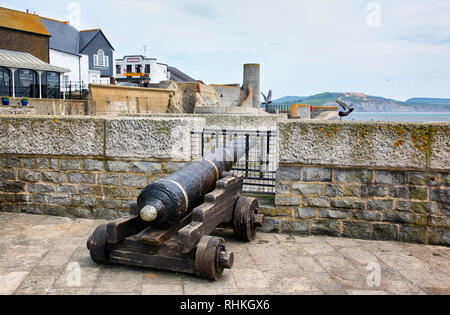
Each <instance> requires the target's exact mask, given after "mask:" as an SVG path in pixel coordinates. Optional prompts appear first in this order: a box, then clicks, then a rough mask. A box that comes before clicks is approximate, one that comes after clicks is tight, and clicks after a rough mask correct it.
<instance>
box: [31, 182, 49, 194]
mask: <svg viewBox="0 0 450 315" xmlns="http://www.w3.org/2000/svg"><path fill="white" fill-rule="evenodd" d="M55 191H56V187H55V186H53V185H48V184H28V192H31V193H51V192H55Z"/></svg>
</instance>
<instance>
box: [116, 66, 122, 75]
mask: <svg viewBox="0 0 450 315" xmlns="http://www.w3.org/2000/svg"><path fill="white" fill-rule="evenodd" d="M121 71H122V66H121V65H116V72H117V74H120V73H121Z"/></svg>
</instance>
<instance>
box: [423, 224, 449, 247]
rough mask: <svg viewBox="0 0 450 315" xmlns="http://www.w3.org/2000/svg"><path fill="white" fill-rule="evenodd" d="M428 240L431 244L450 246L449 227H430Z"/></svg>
mask: <svg viewBox="0 0 450 315" xmlns="http://www.w3.org/2000/svg"><path fill="white" fill-rule="evenodd" d="M428 242H429V243H430V244H433V245H443V246H450V229H449V228H433V227H432V228H430V229H429V236H428Z"/></svg>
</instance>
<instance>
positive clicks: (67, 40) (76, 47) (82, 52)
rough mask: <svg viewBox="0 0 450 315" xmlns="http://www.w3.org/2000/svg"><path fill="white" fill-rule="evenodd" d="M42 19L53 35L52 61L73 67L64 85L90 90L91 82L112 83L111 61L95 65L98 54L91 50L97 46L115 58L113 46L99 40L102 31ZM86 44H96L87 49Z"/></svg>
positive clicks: (66, 66) (56, 64)
mask: <svg viewBox="0 0 450 315" xmlns="http://www.w3.org/2000/svg"><path fill="white" fill-rule="evenodd" d="M41 21H42V23H43V24H44V25H45V27H46V28H47V30H48V32H49V33H50V35H51V37H50V41H49V46H50V47H49V59H50V64H52V65H55V66H59V67H64V68H68V69H70V72H68V73H65V74H64V82H63V84H64V85H65V86H68V85H71V86H73V88H74V89H79V86H80V85H81V86H82V89H87V87H88V84H90V83H103V84H109V83H110V77H113V76H114V67H113V64H112V62H110V63H108V64H102V65H101V67H100V66H98V65H97V64H95V57H96V54H95V53H91V51H95V52H96V51H97V50H96V49H97V48H98V50H101V51H102V52H103V51H105V50H107V53H108V54H109V55H110V56H111V57H109V56H108V54H106V53H105V52H104V55H105V56H107V57H106V58H111V59H112V58H113V49H112V47H109V46H110V45H104V44H102V43H101V42H100V41H99V40H98V39H96V35H97V34H100V35H101V36H102V37H104V35H103V33H102V32H101V30H92V31H81V32H79V31H78V30H77V29H76V28H75V27H73V26H72V25H70V24H69V22H63V21H57V20H53V19H49V18H44V17H41ZM101 39H102V38H100V40H101ZM103 41H105V39H103ZM106 41H107V40H106ZM98 42H100V44H99V43H98ZM108 44H109V43H108ZM87 45H90V46H94V47H88V48H89V49H86V47H87ZM97 46H98V47H97ZM91 55H92V56H91Z"/></svg>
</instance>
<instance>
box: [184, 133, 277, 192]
mask: <svg viewBox="0 0 450 315" xmlns="http://www.w3.org/2000/svg"><path fill="white" fill-rule="evenodd" d="M191 137H192V150H191V152H192V154H191V155H192V159H193V160H194V159H198V158H201V157H203V155H204V154H205V153H209V152H211V151H213V150H215V149H216V148H220V147H222V146H226V145H227V143H230V142H233V141H234V142H235V141H236V140H238V141H242V142H243V143H244V142H245V147H246V149H245V155H244V156H243V157H242V158H241V159H240V160H239V161H238V162H237V163H236V164H235V165H234V167H233V172H235V173H238V174H244V186H243V191H244V192H246V193H255V194H275V176H276V171H277V167H278V161H277V153H276V132H274V131H238V130H212V129H205V130H203V131H194V132H191Z"/></svg>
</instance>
